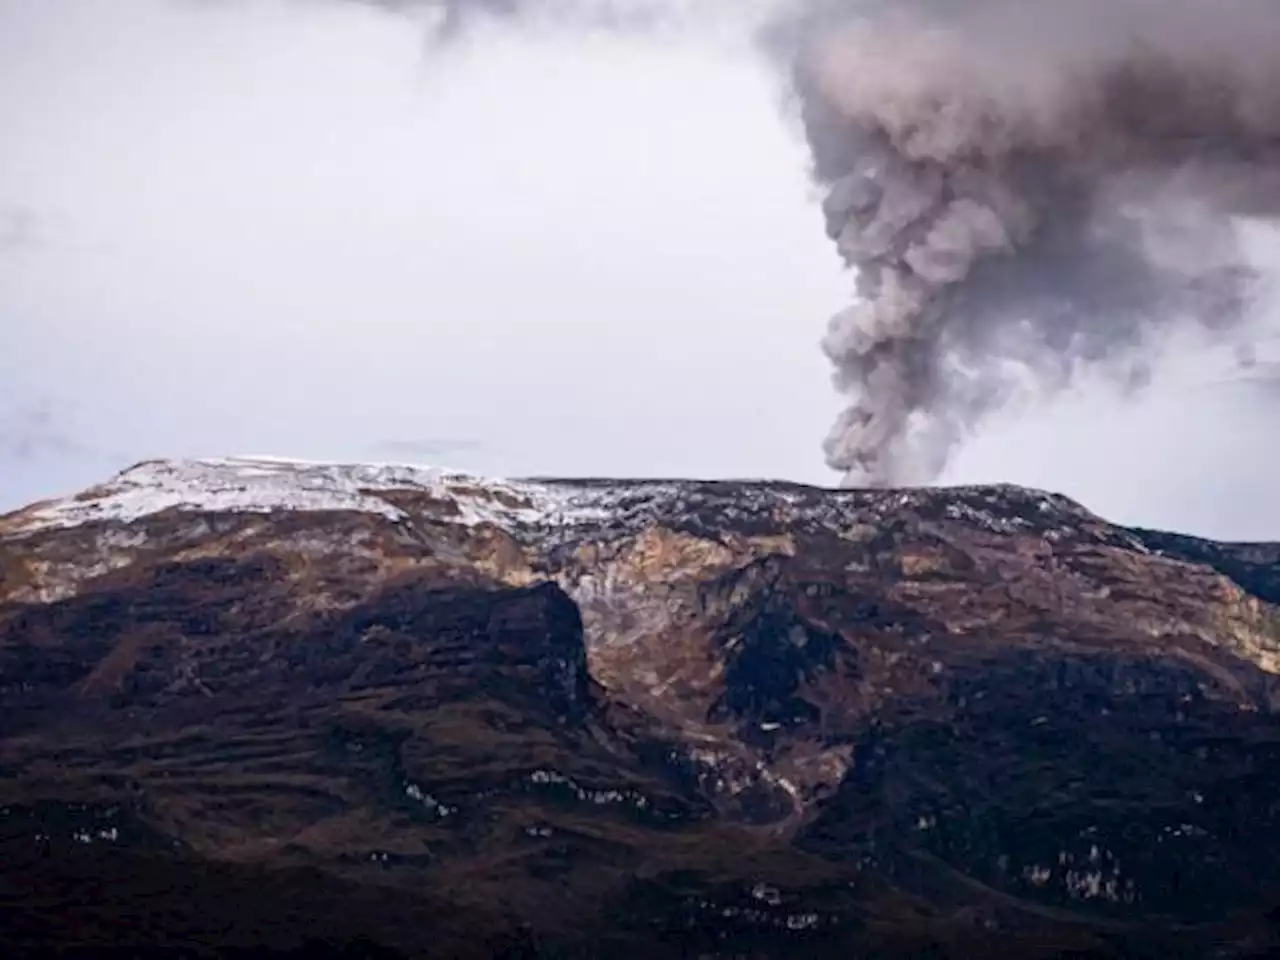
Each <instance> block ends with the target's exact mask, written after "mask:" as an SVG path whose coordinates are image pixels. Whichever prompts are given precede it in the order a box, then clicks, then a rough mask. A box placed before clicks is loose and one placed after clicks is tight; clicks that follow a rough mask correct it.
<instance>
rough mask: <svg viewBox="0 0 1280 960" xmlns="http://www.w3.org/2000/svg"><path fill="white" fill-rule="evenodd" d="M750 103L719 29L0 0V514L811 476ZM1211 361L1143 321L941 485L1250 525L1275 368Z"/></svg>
mask: <svg viewBox="0 0 1280 960" xmlns="http://www.w3.org/2000/svg"><path fill="white" fill-rule="evenodd" d="M122 10H127V15H122ZM781 96H782V94H781V90H780V87H779V86H778V81H777V78H776V77H775V76H774V74H773V73H772V72H771V70H770V68H769V66H768V65H766V64H764V63H763V62H760V61H759V60H758V59H757V58H756V57H755V56H754V55H753V54H752V53H751V51H750V49H749V47H748V44H747V43H746V40H745V38H744V37H737V38H735V37H734V36H733V35H732V33H728V32H724V31H721V32H719V33H717V34H715V35H714V36H712V35H711V34H710V33H699V34H695V35H691V36H685V37H675V36H671V35H667V36H663V37H661V38H659V39H648V40H646V39H640V38H636V39H622V38H619V37H610V36H606V35H604V34H602V33H592V34H591V35H589V36H583V35H577V36H569V35H565V34H560V35H556V34H551V33H546V32H542V33H538V34H536V35H533V36H530V35H527V34H525V35H522V34H518V33H516V32H513V31H501V30H491V31H487V32H484V33H483V34H481V35H480V36H478V37H476V38H475V39H473V40H471V41H469V42H468V43H466V44H465V45H463V46H461V47H459V48H455V49H454V50H452V51H451V52H450V53H449V54H448V55H447V56H442V55H440V54H438V53H430V52H428V51H426V49H425V47H424V44H423V43H422V37H421V34H420V32H419V31H418V30H417V29H416V28H415V27H414V26H413V24H412V23H411V22H406V21H405V20H403V19H400V18H397V17H394V16H391V15H388V14H386V13H384V12H380V11H378V10H377V9H374V8H366V7H363V6H359V5H329V4H325V3H319V2H315V0H312V2H300V0H228V2H225V3H213V2H202V3H196V2H191V0H185V2H178V0H170V2H164V0H112V2H110V3H107V2H105V0H40V2H39V3H32V2H31V0H0V130H3V131H4V141H5V148H4V150H2V151H0V510H3V509H7V508H9V507H14V506H17V505H19V504H20V503H22V502H25V501H27V500H31V499H34V498H36V497H38V496H42V495H49V494H54V493H58V492H63V491H65V490H69V489H75V488H77V487H80V486H83V485H87V484H88V483H91V482H93V481H95V480H97V479H100V478H102V477H103V476H105V475H107V474H108V473H110V472H111V471H112V470H114V469H116V468H118V467H119V466H123V465H125V464H126V463H127V462H129V461H132V460H136V459H140V458H143V457H147V456H168V455H174V456H177V455H201V454H210V455H216V454H223V453H274V454H280V455H294V456H300V457H323V458H328V457H334V458H352V459H397V458H409V459H412V458H415V456H421V457H422V458H424V459H432V460H441V461H444V462H446V463H450V464H453V465H457V466H460V467H464V468H469V469H474V470H478V471H483V472H491V473H501V474H531V473H540V474H566V475H574V474H592V475H648V476H653V475H699V476H775V477H786V478H790V479H797V480H803V481H811V482H820V483H831V482H834V480H835V477H834V476H833V475H832V474H831V473H829V472H828V471H827V470H826V468H825V467H824V466H823V463H822V451H821V446H820V444H821V440H822V437H823V435H824V434H825V431H826V429H827V427H828V425H829V423H830V421H831V419H832V417H833V415H834V412H835V410H836V409H837V407H838V398H837V397H836V396H835V395H834V393H833V391H832V390H831V387H830V384H829V373H828V364H827V361H826V359H825V358H824V357H823V356H822V354H821V352H820V351H819V350H818V347H817V342H818V340H819V338H820V337H821V335H822V332H823V330H824V328H825V324H826V319H827V317H828V316H830V315H831V314H832V313H833V312H834V311H835V310H836V309H838V308H839V307H840V306H841V305H842V304H843V303H844V302H845V300H846V297H847V291H848V289H849V287H850V278H849V277H848V276H847V275H845V274H843V273H842V272H841V270H840V268H839V263H838V259H837V257H836V255H835V253H834V251H833V250H832V249H831V247H830V244H829V241H828V240H827V238H826V237H825V235H824V233H823V230H822V221H821V216H820V214H819V212H818V211H817V209H816V201H815V198H814V194H813V192H812V191H811V189H810V187H809V185H808V182H807V179H806V156H805V151H804V147H803V144H802V142H801V140H800V138H799V137H798V135H797V133H796V131H795V130H794V128H793V127H792V126H790V125H789V124H788V122H787V121H786V120H785V119H784V118H783V115H782V113H781V111H780V109H779V105H780V103H781ZM4 211H11V212H15V211H16V212H19V213H20V214H21V217H20V220H21V230H20V231H17V232H16V233H17V235H18V236H20V238H21V242H9V243H6V242H5V241H4V238H5V237H8V236H10V234H11V233H15V231H13V230H9V231H8V232H6V230H8V228H7V227H6V226H5V224H6V223H9V222H10V221H9V220H7V219H6V214H5V213H3V212H4ZM1260 250H1261V253H1260V256H1270V255H1271V251H1270V250H1269V249H1266V248H1264V247H1262V246H1260ZM1262 320H1263V321H1269V318H1267V317H1263V318H1262ZM1216 369H1217V367H1215V366H1213V364H1212V363H1209V364H1208V365H1206V363H1205V361H1204V357H1203V354H1202V351H1201V349H1200V347H1199V345H1197V344H1192V343H1186V344H1178V345H1176V346H1175V348H1173V349H1171V351H1170V359H1169V363H1168V364H1166V366H1165V367H1163V368H1161V370H1160V371H1158V372H1157V377H1156V384H1155V387H1154V388H1153V391H1152V393H1151V395H1150V396H1149V397H1148V398H1146V399H1145V400H1143V401H1141V402H1139V403H1135V404H1126V403H1124V402H1123V401H1121V400H1120V399H1119V398H1117V397H1114V396H1113V395H1111V394H1109V393H1107V392H1106V391H1105V390H1103V389H1102V388H1100V387H1090V386H1089V385H1088V384H1085V385H1083V386H1082V387H1081V389H1080V390H1079V391H1078V392H1077V394H1076V395H1075V396H1073V397H1071V398H1066V399H1065V400H1061V401H1059V402H1057V403H1054V404H1052V405H1051V406H1048V407H1029V408H1028V409H1025V410H1023V411H1021V412H1020V413H1012V414H1010V415H1008V416H1006V417H1004V418H1002V420H1001V422H999V423H996V424H993V425H992V426H991V428H990V429H988V430H986V431H985V432H984V434H983V435H982V436H980V437H978V438H977V439H976V440H975V442H974V443H973V444H972V445H971V446H970V447H968V448H966V449H965V450H964V452H963V453H962V454H961V456H960V457H959V459H958V460H957V463H956V465H955V468H954V470H953V471H952V475H951V476H949V477H948V478H947V479H949V480H954V481H971V480H1002V481H1012V482H1025V483H1032V484H1035V485H1039V486H1044V487H1049V488H1052V489H1056V490H1061V491H1063V492H1065V493H1068V494H1070V495H1073V496H1076V497H1078V498H1079V499H1081V500H1082V501H1083V502H1085V503H1086V504H1087V505H1088V506H1090V507H1091V508H1093V509H1095V510H1097V511H1099V512H1101V513H1103V514H1105V515H1107V516H1110V517H1112V518H1115V519H1118V520H1122V521H1129V522H1141V523H1147V524H1158V525H1162V526H1167V527H1175V528H1179V529H1186V530H1192V531H1195V532H1202V533H1207V534H1214V535H1221V536H1232V537H1241V538H1245V537H1253V538H1264V537H1274V538H1280V504H1277V503H1276V498H1275V497H1274V496H1273V495H1272V493H1271V490H1272V489H1273V487H1274V483H1273V480H1272V478H1273V477H1274V474H1275V472H1276V467H1277V465H1278V464H1280V452H1277V445H1276V444H1275V443H1274V439H1273V438H1274V433H1275V429H1274V421H1275V410H1276V407H1275V404H1274V402H1273V398H1274V391H1272V392H1271V393H1268V392H1267V391H1265V390H1259V389H1253V390H1246V389H1244V388H1241V387H1218V388H1205V387H1200V386H1195V385H1198V384H1204V383H1208V382H1212V381H1213V379H1214V375H1215V374H1214V371H1215V370H1216ZM33 412H34V415H33ZM24 430H26V431H28V432H29V433H30V434H32V436H31V437H27V441H26V442H24V441H23V440H22V439H21V435H22V433H23V431H24ZM36 435H38V436H41V437H44V438H45V439H44V441H43V442H35V440H34V439H33V437H36ZM50 438H57V442H53V440H51V439H50ZM410 452H413V454H412V455H411V453H410Z"/></svg>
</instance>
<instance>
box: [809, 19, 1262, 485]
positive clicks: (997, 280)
mask: <svg viewBox="0 0 1280 960" xmlns="http://www.w3.org/2000/svg"><path fill="white" fill-rule="evenodd" d="M807 16H808V19H807V20H806V21H802V22H801V25H800V27H801V28H800V30H799V31H796V32H793V38H795V37H798V41H797V43H796V45H795V46H794V47H793V53H795V54H796V58H795V60H794V72H795V85H796V89H797V92H798V93H799V96H800V102H801V105H802V113H803V117H804V122H805V127H806V131H807V134H808V138H809V142H810V145H811V147H812V151H813V159H814V174H815V176H816V177H817V179H818V180H819V181H820V182H821V183H822V184H824V185H825V186H826V188H827V193H826V200H825V202H824V204H823V210H824V213H825V217H826V223H827V230H828V233H829V234H830V236H831V237H832V238H833V239H834V240H835V242H836V245H837V247H838V249H839V252H840V254H841V256H842V257H843V258H844V260H845V261H846V262H847V263H848V264H849V265H850V266H852V267H854V268H856V270H857V278H858V293H859V295H860V296H859V298H858V302H856V303H855V304H854V305H852V306H850V307H849V308H848V309H847V310H844V311H843V312H841V313H840V314H838V315H837V316H836V317H835V318H833V319H832V321H831V323H830V327H829V330H828V333H827V336H826V338H825V340H824V342H823V347H824V350H825V351H826V353H827V355H828V356H829V357H830V358H831V360H832V361H833V362H834V364H835V366H836V371H837V374H836V382H837V385H838V387H839V388H840V389H841V390H842V391H844V392H846V393H847V394H848V395H849V396H850V405H849V407H848V408H847V410H845V412H844V413H843V414H842V415H841V416H840V418H839V420H838V422H837V423H836V424H835V426H834V427H833V429H832V430H831V433H830V435H829V437H828V439H827V442H826V453H827V459H828V462H829V463H830V465H831V466H832V467H834V468H836V469H838V470H840V471H842V472H843V473H844V475H845V479H846V482H847V483H849V484H851V485H900V484H911V483H920V482H928V481H930V480H933V479H936V478H937V477H938V475H939V474H940V473H941V471H942V469H943V467H944V466H945V464H946V461H947V458H948V455H949V454H950V452H951V451H952V450H953V448H954V446H955V444H956V443H957V442H958V441H959V440H961V439H962V438H963V436H964V435H965V433H966V432H968V431H969V430H970V429H971V428H972V427H973V426H974V425H976V424H977V423H978V422H979V420H980V419H981V418H982V417H983V415H984V414H987V413H989V412H991V411H992V410H993V409H995V408H997V407H999V406H1000V405H1001V404H1002V403H1004V402H1005V401H1006V399H1007V397H1008V393H1009V391H1010V390H1011V389H1012V388H1013V387H1014V385H1015V384H1016V383H1017V382H1018V379H1019V378H1020V377H1021V378H1022V379H1026V378H1027V376H1028V375H1030V377H1031V379H1033V380H1034V381H1035V382H1036V383H1038V384H1040V385H1041V386H1043V385H1046V384H1047V385H1048V386H1049V387H1050V388H1053V387H1055V386H1058V387H1060V386H1063V385H1065V384H1066V383H1068V382H1069V381H1070V378H1071V377H1072V375H1073V374H1074V373H1075V372H1076V371H1077V370H1078V369H1079V368H1080V367H1081V366H1082V365H1096V366H1098V367H1099V368H1101V369H1103V370H1107V371H1110V372H1114V373H1116V374H1117V375H1119V376H1121V377H1122V378H1124V380H1125V381H1126V382H1127V383H1129V384H1132V385H1135V386H1140V385H1141V383H1142V381H1143V378H1144V377H1145V376H1146V370H1145V366H1144V363H1143V357H1144V354H1149V353H1151V352H1152V350H1153V346H1154V342H1155V341H1156V340H1157V339H1158V337H1159V335H1160V334H1161V333H1162V332H1165V331H1166V330H1167V328H1169V327H1171V326H1173V325H1175V324H1179V323H1198V324H1201V325H1203V326H1204V327H1206V328H1208V329H1209V330H1210V331H1228V330H1230V329H1231V328H1233V327H1238V326H1239V325H1240V322H1241V320H1242V319H1243V317H1244V315H1245V310H1246V308H1247V306H1248V304H1249V302H1250V298H1251V297H1252V295H1253V292H1254V283H1255V281H1256V279H1257V278H1256V277H1255V276H1254V274H1253V272H1252V271H1251V270H1250V268H1249V266H1248V263H1247V259H1246V257H1245V255H1244V253H1243V251H1242V249H1241V247H1240V244H1239V238H1238V235H1237V233H1238V231H1237V223H1236V218H1237V217H1238V216H1251V217H1271V216H1273V215H1275V214H1276V213H1277V211H1278V210H1280V177H1278V176H1277V174H1278V173H1280V3H1277V2H1275V0H1216V2H1214V3H1208V2H1197V0H1070V2H1066V0H956V2H951V3H945V2H926V0H895V2H892V3H884V4H872V3H868V2H863V3H845V4H843V5H840V4H827V5H826V7H825V8H824V9H820V10H814V9H812V8H811V9H810V10H809V11H808V13H807Z"/></svg>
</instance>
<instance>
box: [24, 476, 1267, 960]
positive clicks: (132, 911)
mask: <svg viewBox="0 0 1280 960" xmlns="http://www.w3.org/2000/svg"><path fill="white" fill-rule="evenodd" d="M1278 605H1280V546H1277V545H1258V544H1255V545H1232V544H1218V543H1210V542H1206V541H1200V540H1195V539H1192V538H1187V537H1180V536H1174V535H1170V534H1162V533H1156V532H1152V531H1143V530H1132V529H1125V528H1121V527H1117V526H1113V525H1111V524H1108V523H1106V522H1105V521H1103V520H1101V519H1099V518H1098V517H1096V516H1093V515H1092V514H1090V513H1088V512H1087V511H1086V510H1084V509H1083V508H1081V507H1080V506H1078V505H1077V504H1075V503H1073V502H1071V501H1069V500H1066V499H1065V498H1062V497H1058V496H1053V495H1048V494H1042V493H1038V492H1034V491H1027V490H1021V489H1015V488H994V487H993V488H963V489H949V490H921V491H875V492H869V491H838V492H837V491H826V490H818V489H810V488H805V487H798V486H793V485H787V484H780V483H727V482H722V483H696V482H663V483H659V482H651V481H645V482H639V481H637V482H613V481H573V482H567V481H565V482H561V481H542V482H519V483H517V482H511V483H496V482H487V481H481V480H476V479H474V478H467V477H462V476H455V475H448V474H442V473H439V472H432V471H425V470H419V469H413V468H398V467H356V466H352V467H342V466H325V465H306V464H290V463H282V462H272V461H204V462H186V463H152V464H143V465H139V466H138V467H136V468H134V469H133V470H131V471H128V472H126V473H125V474H123V475H121V476H120V477H118V478H116V479H115V480H113V481H111V482H109V483H108V484H106V485H104V486H102V487H100V488H95V489H92V490H89V491H86V492H85V493H83V494H80V495H79V496H77V497H73V498H70V499H67V500H63V501H55V502H50V503H46V504H38V505H35V506H33V507H31V508H28V509H27V510H24V511H20V512H19V513H16V514H11V515H9V516H7V517H3V518H0V698H2V699H0V704H2V705H3V710H2V711H0V931H3V936H4V937H5V943H6V946H7V949H8V951H9V953H8V955H12V956H23V955H32V956H35V955H41V956H43V955H45V954H46V953H50V952H55V953H59V954H60V955H73V956H78V955H84V956H101V955H106V954H105V953H104V951H108V950H111V949H116V950H121V951H125V952H122V953H120V954H119V955H121V956H126V955H127V956H141V955H144V954H143V952H141V951H145V950H148V949H151V950H161V951H163V955H164V956H182V955H192V956H204V955H209V956H218V955H233V954H234V952H235V951H237V950H241V951H243V950H250V951H254V950H256V951H259V952H263V951H268V952H269V951H276V952H278V953H281V954H286V953H288V952H289V951H298V950H300V949H305V950H306V951H308V955H310V954H316V953H317V952H319V953H323V951H324V950H326V949H328V950H331V952H333V953H334V955H352V956H356V955H359V956H365V955H368V956H375V955H384V954H385V955H387V956H413V957H459V958H461V957H472V956H475V957H485V956H619V957H622V956H636V957H663V956H726V957H727V956H761V957H774V956H797V957H801V956H803V957H811V956H828V955H829V956H841V957H848V956H885V957H888V956H895V957H897V956H937V957H944V956H954V957H985V956H992V957H999V956H1009V957H1014V956H1017V957H1022V956H1028V957H1031V956H1036V957H1053V956H1058V957H1072V956H1074V957H1110V956H1162V957H1171V956H1223V957H1237V956H1238V957H1245V956H1261V955H1263V953H1264V951H1266V950H1267V949H1269V948H1271V947H1272V946H1273V942H1272V938H1273V919H1274V917H1275V914H1274V913H1273V911H1274V910H1275V909H1276V908H1277V907H1280V830H1278V829H1277V828H1278V827H1280V718H1278V717H1277V710H1280V676H1278V675H1280V606H1278ZM326 944H329V945H330V946H325V945H326ZM341 944H347V946H345V947H340V946H339V945H341ZM352 944H354V945H352ZM340 950H346V951H347V952H346V953H341V954H340ZM77 951H79V953H77ZM361 951H363V952H361ZM378 951H383V953H379V952H378ZM156 955H160V954H156ZM255 955H256V954H255Z"/></svg>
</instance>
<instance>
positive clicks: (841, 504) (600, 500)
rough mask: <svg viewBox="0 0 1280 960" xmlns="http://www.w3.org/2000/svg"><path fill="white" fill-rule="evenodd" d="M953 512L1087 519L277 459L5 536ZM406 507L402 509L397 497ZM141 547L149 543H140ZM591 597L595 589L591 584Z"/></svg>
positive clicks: (540, 527)
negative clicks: (200, 527)
mask: <svg viewBox="0 0 1280 960" xmlns="http://www.w3.org/2000/svg"><path fill="white" fill-rule="evenodd" d="M406 493H407V494H417V495H420V496H421V497H422V498H423V503H422V506H421V507H420V508H419V507H403V506H397V504H396V503H395V502H393V501H395V500H396V498H395V497H393V496H390V495H391V494H406ZM938 498H941V499H942V501H943V502H944V503H947V504H949V506H948V508H947V510H946V515H947V516H948V517H949V518H950V519H952V520H953V521H960V522H962V523H966V524H972V525H978V526H981V527H984V528H986V529H989V530H1006V531H1007V530H1015V529H1016V530H1022V529H1025V528H1027V527H1028V526H1029V524H1028V521H1026V520H1025V519H1022V518H1021V517H1020V516H1019V513H1020V512H1024V511H1025V510H1026V509H1027V504H1028V503H1032V504H1035V509H1036V510H1037V511H1038V512H1039V513H1041V514H1053V515H1055V518H1054V522H1062V521H1064V520H1067V519H1073V520H1078V519H1080V518H1083V517H1087V516H1089V514H1087V512H1086V511H1084V510H1083V508H1081V507H1079V506H1078V505H1076V504H1074V503H1072V502H1071V501H1069V500H1066V499H1065V498H1062V497H1057V496H1055V495H1051V494H1045V493H1042V492H1039V491H1023V490H1018V489H1016V488H1005V487H992V488H978V487H957V488H950V489H927V488H920V489H912V490H905V491H894V492H892V493H886V492H884V491H872V490H824V489H819V488H813V487H803V486H799V485H795V484H787V483H770V482H765V481H693V480H688V481H674V480H634V481H625V480H619V481H603V480H575V481H567V480H549V479H547V480H493V479H486V478H482V477H477V476H472V475H469V474H466V473H463V472H459V471H455V470H448V469H444V468H439V467H429V466H413V465H407V464H394V463H323V462H312V461H301V460H285V459H280V458H273V457H228V458H219V459H199V460H156V461H148V462H145V463H140V464H138V465H136V466H134V467H132V468H130V469H128V470H125V471H124V472H123V473H121V474H119V475H118V476H116V477H115V478H113V479H112V480H109V481H108V482H107V483H105V484H102V485H101V486H98V487H94V488H91V489H90V490H87V491H85V492H84V493H81V494H79V495H77V496H73V497H66V498H63V499H60V500H53V501H49V502H46V503H40V504H35V505H33V506H31V507H29V508H27V509H26V510H24V511H20V512H19V513H16V514H12V515H10V516H9V517H6V518H5V524H4V527H5V529H6V530H7V531H8V534H7V535H8V536H14V537H25V536H28V535H30V534H33V533H37V532H40V531H44V530H56V529H67V528H74V527H78V526H81V525H84V524H91V523H101V524H107V525H110V526H111V527H112V528H114V530H115V533H116V535H117V536H118V537H120V538H122V539H120V540H119V545H120V546H126V545H129V544H132V543H134V542H135V541H136V538H137V537H140V536H141V534H138V533H137V532H136V531H129V530H122V529H120V528H124V527H127V526H128V525H129V524H132V523H135V522H137V521H139V520H142V519H144V518H147V517H151V516H155V515H156V514H160V513H165V512H167V511H181V512H185V513H190V514H200V513H260V514H267V513H273V512H277V511H295V512H355V513H364V514H373V515H377V516H381V517H384V518H386V519H387V520H389V521H391V522H394V523H402V522H406V521H410V520H414V519H419V518H430V519H432V520H435V521H442V522H447V523H451V524H457V525H461V526H468V527H475V526H482V525H492V526H496V527H498V528H500V529H503V530H506V531H508V532H510V533H512V535H515V536H520V535H523V534H525V533H528V534H530V535H532V534H534V533H535V532H536V534H537V535H538V536H539V537H541V538H543V539H544V542H545V538H546V537H547V536H548V535H550V536H551V537H552V538H554V537H555V535H556V534H557V533H568V534H571V533H573V532H576V531H579V530H581V529H582V528H584V527H597V528H598V527H601V526H606V525H607V526H609V527H610V528H616V529H618V530H638V529H641V528H643V527H645V526H648V525H649V524H651V523H652V522H653V521H654V520H662V519H665V520H668V521H670V520H671V519H672V518H675V519H677V520H680V521H681V522H686V523H690V524H693V525H695V526H696V525H699V524H701V523H703V522H706V521H704V520H703V519H701V518H704V517H705V518H707V521H710V522H721V523H733V524H737V523H753V524H756V525H759V526H761V528H762V532H763V529H768V530H772V531H777V530H782V529H804V528H809V529H815V528H816V529H823V530H826V531H829V532H831V533H834V534H836V535H837V536H840V537H851V536H860V535H861V534H860V532H861V531H874V530H875V529H877V528H878V526H879V524H880V522H881V521H882V520H883V518H884V517H885V516H886V515H887V514H888V513H891V512H893V511H895V510H903V509H905V510H918V509H921V508H923V507H925V506H927V505H930V504H934V505H936V504H937V502H938ZM401 502H403V501H401ZM136 542H141V541H136ZM584 589H588V587H586V586H584Z"/></svg>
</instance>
